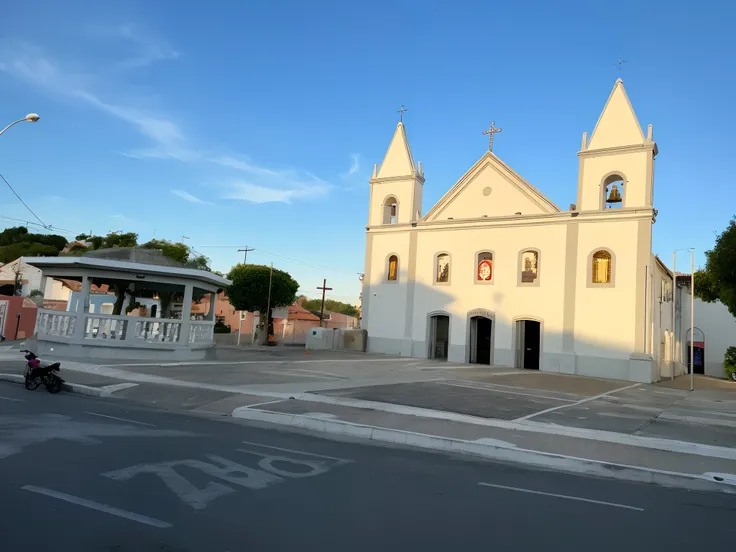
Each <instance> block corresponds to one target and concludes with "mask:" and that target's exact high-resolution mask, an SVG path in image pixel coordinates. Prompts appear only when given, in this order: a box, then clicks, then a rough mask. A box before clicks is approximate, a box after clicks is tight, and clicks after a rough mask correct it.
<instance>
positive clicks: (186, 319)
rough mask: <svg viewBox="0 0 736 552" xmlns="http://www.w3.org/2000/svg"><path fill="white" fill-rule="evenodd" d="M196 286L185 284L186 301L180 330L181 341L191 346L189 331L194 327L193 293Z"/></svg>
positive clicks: (182, 310) (182, 311) (182, 309)
mask: <svg viewBox="0 0 736 552" xmlns="http://www.w3.org/2000/svg"><path fill="white" fill-rule="evenodd" d="M193 292H194V286H193V285H192V284H187V285H185V286H184V302H183V303H182V305H181V331H180V332H179V343H181V344H182V345H184V346H187V347H188V346H189V333H190V330H191V328H192V295H193Z"/></svg>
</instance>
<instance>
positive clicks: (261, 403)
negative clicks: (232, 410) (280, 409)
mask: <svg viewBox="0 0 736 552" xmlns="http://www.w3.org/2000/svg"><path fill="white" fill-rule="evenodd" d="M285 400H286V399H277V400H275V401H266V402H259V403H256V404H247V405H245V407H246V408H255V407H256V406H266V405H267V404H275V403H280V402H284V401H285Z"/></svg>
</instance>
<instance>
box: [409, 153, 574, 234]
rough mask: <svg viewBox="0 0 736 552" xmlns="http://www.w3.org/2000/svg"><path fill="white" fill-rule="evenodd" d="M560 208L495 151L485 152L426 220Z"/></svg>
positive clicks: (552, 211)
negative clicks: (496, 154) (494, 152)
mask: <svg viewBox="0 0 736 552" xmlns="http://www.w3.org/2000/svg"><path fill="white" fill-rule="evenodd" d="M559 212H560V209H559V208H558V207H557V206H556V205H555V204H554V203H552V202H551V201H550V200H549V199H547V198H546V197H545V196H544V195H543V194H542V193H541V192H540V191H539V190H537V189H536V188H535V187H534V186H532V185H531V184H529V183H528V182H527V181H526V180H524V179H523V178H522V177H521V176H519V175H518V174H517V173H516V172H514V171H513V170H512V169H511V168H510V167H509V166H508V165H506V164H505V163H504V162H503V161H501V160H500V159H499V158H498V157H496V156H495V155H494V154H493V153H492V152H490V151H489V152H486V153H485V154H484V155H483V157H481V158H480V159H479V160H478V162H477V163H476V164H475V165H473V166H472V167H471V168H470V170H469V171H468V172H466V173H465V174H464V175H463V177H462V178H461V179H460V180H458V181H457V183H456V184H455V185H454V186H453V187H452V188H451V189H450V191H448V192H447V193H446V194H445V195H444V196H443V197H442V199H440V200H439V201H438V202H437V204H436V205H435V206H434V207H432V209H430V210H429V212H428V213H427V214H426V216H425V217H424V219H423V220H425V221H433V220H446V219H450V218H452V219H470V218H481V217H505V216H513V215H515V214H516V213H521V214H522V215H534V214H544V213H559Z"/></svg>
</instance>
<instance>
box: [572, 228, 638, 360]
mask: <svg viewBox="0 0 736 552" xmlns="http://www.w3.org/2000/svg"><path fill="white" fill-rule="evenodd" d="M637 229H638V222H637V221H611V222H600V221H597V222H590V223H584V222H583V223H580V225H579V234H578V259H577V273H576V289H577V293H576V297H575V353H576V354H578V355H587V356H593V357H606V358H617V359H628V358H629V356H630V355H631V353H632V352H633V351H634V324H635V316H637V313H636V312H635V308H636V255H637V251H636V244H637V235H638V232H637ZM601 248H607V249H610V250H611V251H612V252H613V254H614V255H615V258H614V266H613V272H612V275H613V283H614V285H613V287H590V286H589V281H590V278H591V267H589V266H588V265H589V263H591V262H592V261H591V260H590V259H589V255H590V254H591V253H592V252H593V251H596V250H598V249H601ZM640 316H642V317H643V316H644V312H643V311H642V312H641V313H640Z"/></svg>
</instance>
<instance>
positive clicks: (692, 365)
mask: <svg viewBox="0 0 736 552" xmlns="http://www.w3.org/2000/svg"><path fill="white" fill-rule="evenodd" d="M694 389H695V248H694V247H693V248H692V249H690V391H693V390H694Z"/></svg>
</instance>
